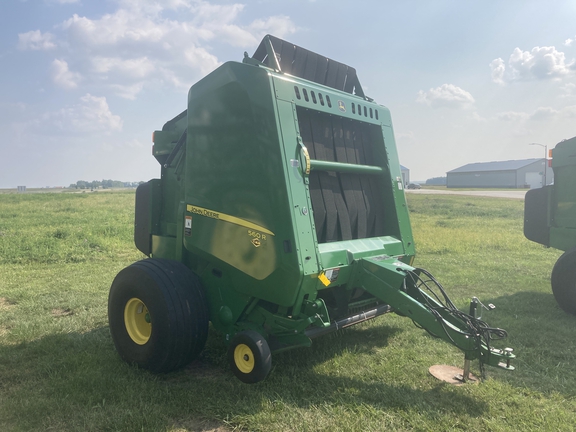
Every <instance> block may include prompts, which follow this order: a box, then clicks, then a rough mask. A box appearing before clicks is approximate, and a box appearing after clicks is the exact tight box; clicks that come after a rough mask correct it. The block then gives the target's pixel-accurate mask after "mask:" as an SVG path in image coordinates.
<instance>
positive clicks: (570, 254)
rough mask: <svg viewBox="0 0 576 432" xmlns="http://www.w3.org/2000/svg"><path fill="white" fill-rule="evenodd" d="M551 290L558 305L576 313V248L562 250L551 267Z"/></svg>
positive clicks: (568, 311) (573, 313)
mask: <svg viewBox="0 0 576 432" xmlns="http://www.w3.org/2000/svg"><path fill="white" fill-rule="evenodd" d="M551 283H552V292H553V293H554V298H555V299H556V302H557V303H558V306H560V308H561V309H562V310H563V311H564V312H567V313H569V314H572V315H576V248H573V249H570V250H568V251H566V252H564V253H563V254H562V255H561V256H560V258H558V261H556V264H555V265H554V268H553V269H552V277H551Z"/></svg>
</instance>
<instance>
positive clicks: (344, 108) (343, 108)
mask: <svg viewBox="0 0 576 432" xmlns="http://www.w3.org/2000/svg"><path fill="white" fill-rule="evenodd" d="M338 109H339V110H340V111H342V112H346V105H344V102H342V101H341V100H339V101H338Z"/></svg>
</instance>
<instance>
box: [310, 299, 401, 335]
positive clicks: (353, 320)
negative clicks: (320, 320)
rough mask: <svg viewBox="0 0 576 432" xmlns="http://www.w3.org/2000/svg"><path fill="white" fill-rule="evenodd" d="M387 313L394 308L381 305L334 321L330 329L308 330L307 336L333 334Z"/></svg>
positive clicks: (317, 328)
mask: <svg viewBox="0 0 576 432" xmlns="http://www.w3.org/2000/svg"><path fill="white" fill-rule="evenodd" d="M387 312H392V307H391V306H389V305H387V304H384V305H380V306H377V307H376V308H374V309H371V310H368V311H363V312H361V313H359V314H356V315H351V316H349V317H346V318H342V319H340V320H338V321H334V322H333V323H332V324H330V325H329V326H328V327H315V328H311V329H308V330H306V332H305V334H306V336H308V337H309V338H310V339H314V338H315V337H318V336H322V335H325V334H328V333H332V332H335V331H338V330H341V329H343V328H346V327H350V326H351V325H354V324H359V323H361V322H364V321H368V320H371V319H373V318H376V317H378V316H380V315H384V314H385V313H387Z"/></svg>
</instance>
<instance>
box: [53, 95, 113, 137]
mask: <svg viewBox="0 0 576 432" xmlns="http://www.w3.org/2000/svg"><path fill="white" fill-rule="evenodd" d="M42 121H43V123H44V124H46V123H48V124H50V125H52V126H54V127H56V129H58V130H59V131H60V132H63V133H73V134H76V133H79V134H86V133H95V132H104V133H107V132H112V131H120V130H122V119H121V118H120V116H117V115H114V114H112V112H111V111H110V107H109V106H108V102H107V101H106V98H105V97H98V96H92V95H91V94H89V93H87V94H86V95H84V96H83V97H81V98H80V103H78V104H76V105H73V106H71V107H66V108H62V109H60V110H58V111H55V112H51V113H47V114H45V115H44V116H42Z"/></svg>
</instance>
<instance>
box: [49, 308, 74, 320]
mask: <svg viewBox="0 0 576 432" xmlns="http://www.w3.org/2000/svg"><path fill="white" fill-rule="evenodd" d="M70 315H74V311H73V310H72V309H70V308H66V309H62V308H58V309H52V316H53V317H54V318H61V317H65V316H70Z"/></svg>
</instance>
